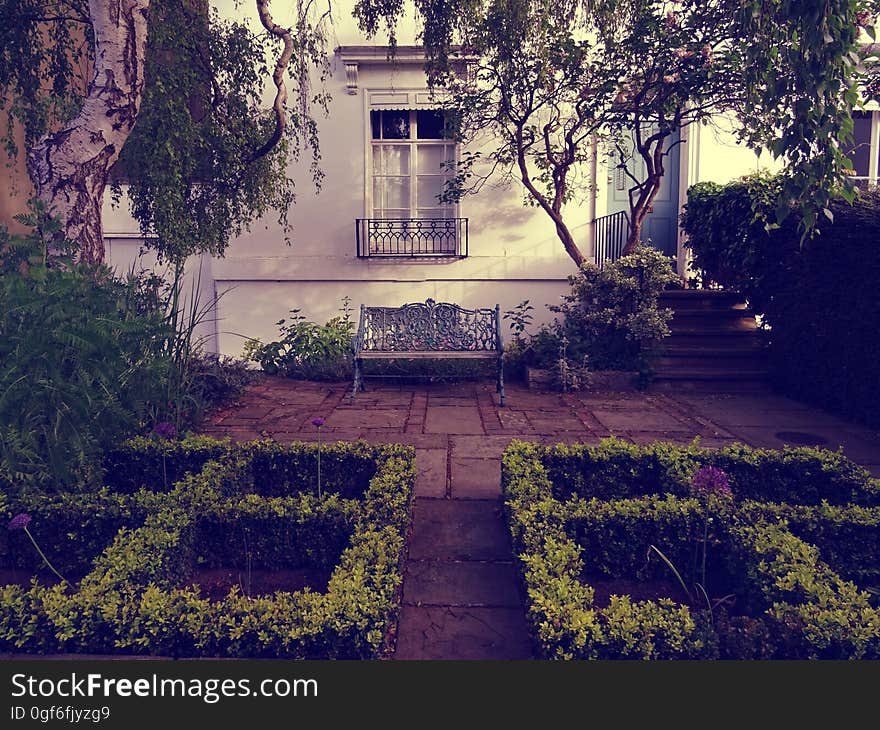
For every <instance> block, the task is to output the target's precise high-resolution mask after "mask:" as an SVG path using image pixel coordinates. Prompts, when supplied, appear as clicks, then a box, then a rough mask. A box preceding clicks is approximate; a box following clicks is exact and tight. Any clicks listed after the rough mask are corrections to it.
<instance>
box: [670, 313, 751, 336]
mask: <svg viewBox="0 0 880 730" xmlns="http://www.w3.org/2000/svg"><path fill="white" fill-rule="evenodd" d="M757 329H758V324H757V322H756V321H755V318H754V317H753V316H752V315H750V314H749V315H744V314H736V316H722V317H717V316H714V315H713V316H712V317H703V316H697V317H691V316H688V315H681V314H678V313H676V314H675V315H674V316H673V318H672V320H671V321H670V322H669V330H670V332H672V334H700V333H706V334H723V333H726V332H756V331H757Z"/></svg>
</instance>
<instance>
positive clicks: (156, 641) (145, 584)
mask: <svg viewBox="0 0 880 730" xmlns="http://www.w3.org/2000/svg"><path fill="white" fill-rule="evenodd" d="M318 449H319V447H318V445H314V444H298V445H290V446H281V445H279V444H276V443H273V442H254V443H250V444H242V445H239V446H232V445H230V444H229V443H227V442H210V441H209V440H206V439H197V440H193V441H190V442H186V441H184V442H181V443H179V444H175V445H168V446H162V447H161V448H157V447H156V445H155V444H152V443H148V442H145V441H142V440H137V441H134V442H132V443H130V444H128V445H127V447H126V448H125V449H123V450H121V451H120V452H118V453H117V454H116V455H115V456H114V457H113V458H114V459H116V463H117V468H120V469H122V468H123V465H124V464H129V465H130V466H129V467H128V470H127V471H125V470H123V471H122V473H120V474H116V475H114V474H110V475H109V477H108V482H109V483H111V484H119V485H120V488H121V489H122V490H123V492H122V493H116V492H112V491H110V490H109V489H108V490H104V491H103V492H101V493H99V494H95V495H75V496H67V495H62V497H59V501H58V503H57V504H56V503H55V502H52V503H47V506H46V507H45V508H44V509H43V510H42V511H41V512H39V513H38V516H39V519H38V520H37V519H36V518H35V519H34V524H35V525H36V524H43V523H44V522H45V523H46V524H53V523H52V520H51V515H53V514H61V513H62V512H63V506H62V502H63V500H65V499H67V500H68V501H67V504H68V505H69V504H76V505H79V511H78V512H75V513H72V514H76V515H79V517H70V516H69V517H67V518H66V519H67V523H66V524H67V527H62V526H60V525H59V526H57V527H56V528H54V529H55V533H57V534H55V535H54V537H52V536H51V535H50V534H49V533H48V532H47V533H46V534H45V535H42V536H41V539H44V540H46V542H47V544H48V545H49V546H52V547H55V546H57V547H58V548H59V552H61V546H62V545H66V546H67V547H68V548H69V550H70V555H69V556H68V557H67V558H65V561H66V562H65V563H64V565H65V567H73V566H74V565H75V564H76V563H77V562H79V563H80V564H82V563H83V562H88V561H89V560H90V559H92V558H94V560H93V562H92V565H91V570H90V571H89V572H87V573H86V574H85V575H84V576H82V578H81V579H80V580H79V581H78V582H77V583H75V584H67V583H58V584H56V585H49V584H48V583H47V582H41V581H34V582H33V583H32V584H31V585H30V586H21V585H16V584H11V585H6V586H5V587H3V588H0V650H2V651H19V652H29V653H60V652H74V653H123V654H150V655H164V656H169V655H170V656H219V657H285V658H375V657H378V656H381V655H383V653H384V652H386V651H387V650H388V649H389V645H390V639H391V634H392V633H393V627H394V625H395V622H396V617H397V612H398V609H399V597H400V587H401V582H402V578H401V565H402V558H403V555H404V546H405V537H406V531H407V528H408V524H409V512H410V500H411V495H412V487H413V480H414V476H415V471H414V453H413V450H412V449H411V448H409V447H401V446H382V447H371V446H368V445H367V444H364V443H356V444H335V445H324V446H323V447H321V460H322V479H321V483H320V486H319V485H318V482H317V478H316V468H315V467H316V462H317V457H318ZM203 457H204V458H203ZM160 462H162V463H161V465H160ZM200 462H201V463H200ZM135 464H136V465H139V466H140V465H143V468H142V469H138V471H139V473H142V474H144V475H148V476H149V480H148V481H146V483H140V482H141V481H143V480H138V479H135V478H133V477H132V474H134V473H135V467H134V465H135ZM167 474H174V475H184V476H182V478H180V480H179V481H177V482H176V483H175V484H174V485H173V487H171V488H169V486H168V484H167V480H166V476H165V475H167ZM108 505H110V506H112V507H113V508H112V509H109V510H108V509H107V506H108ZM7 507H12V508H14V509H15V510H19V509H28V510H31V512H33V513H35V514H37V508H36V505H34V504H21V505H19V504H11V505H7ZM71 520H73V522H71ZM77 520H79V523H81V524H82V525H83V529H73V530H69V529H68V528H69V527H70V526H71V524H74V523H77ZM79 523H77V524H79ZM87 525H96V526H97V529H95V530H94V531H92V530H90V529H87V528H86V527H85V526H87ZM120 528H121V529H120ZM117 530H118V532H117ZM90 532H93V534H89V533H90ZM69 534H70V535H73V536H74V537H73V538H68V539H67V542H65V537H66V536H68V535H69ZM79 536H82V537H79ZM7 539H13V537H12V533H10V536H8V537H7ZM71 540H72V543H71ZM102 540H103V541H104V542H103V545H107V543H109V545H107V546H106V548H105V549H103V550H100V549H98V546H102ZM71 544H72V546H71ZM50 550H51V547H50ZM53 557H54V555H53ZM31 565H32V566H33V562H32V563H31ZM212 571H213V572H212ZM62 572H63V571H62ZM218 572H219V573H229V574H231V575H233V576H237V580H236V581H235V582H237V585H232V586H231V590H230V591H229V592H228V593H227V592H226V591H225V588H226V586H223V585H221V589H222V590H220V594H219V595H218V592H217V586H216V585H214V586H209V585H208V583H210V582H211V581H214V580H215V579H216V576H217V574H218ZM255 574H257V575H258V576H259V577H260V578H261V580H259V581H257V584H263V585H270V586H271V581H269V583H268V584H267V583H266V581H265V580H262V579H264V578H266V575H267V574H268V575H271V576H274V577H275V578H277V577H278V576H279V575H281V577H282V581H281V585H282V586H283V585H295V584H297V581H300V583H302V588H301V589H300V590H293V591H287V590H281V591H272V592H266V593H262V594H260V593H256V592H252V591H251V587H252V585H253V581H252V578H253V577H254V575H255ZM304 576H305V578H309V579H310V580H306V579H303V580H300V579H301V578H303V577H304ZM315 576H318V577H319V580H317V581H316V580H311V579H313V578H314V577H315ZM249 593H250V595H248V594H249Z"/></svg>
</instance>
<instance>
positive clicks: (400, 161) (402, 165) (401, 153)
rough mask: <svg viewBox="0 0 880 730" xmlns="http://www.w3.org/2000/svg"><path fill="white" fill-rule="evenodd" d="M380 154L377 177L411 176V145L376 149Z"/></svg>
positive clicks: (384, 146)
mask: <svg viewBox="0 0 880 730" xmlns="http://www.w3.org/2000/svg"><path fill="white" fill-rule="evenodd" d="M374 149H375V150H376V151H377V152H378V154H377V157H378V158H379V160H378V167H376V169H375V170H374V172H375V173H376V174H377V175H409V145H400V144H397V145H393V144H386V145H382V146H381V147H380V148H374Z"/></svg>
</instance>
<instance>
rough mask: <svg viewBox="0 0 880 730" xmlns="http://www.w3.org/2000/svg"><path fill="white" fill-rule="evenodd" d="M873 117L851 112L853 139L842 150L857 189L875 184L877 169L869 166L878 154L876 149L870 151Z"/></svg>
mask: <svg viewBox="0 0 880 730" xmlns="http://www.w3.org/2000/svg"><path fill="white" fill-rule="evenodd" d="M873 116H874V115H873V114H872V113H871V112H863V111H854V112H853V114H852V117H853V138H852V141H851V142H850V143H849V144H848V145H847V146H846V147H845V148H844V150H843V151H844V153H845V154H846V156H847V157H849V159H850V161H851V162H852V164H853V169H854V170H855V179H856V184H857V185H858V186H859V187H863V186H866V185H868V184H869V183H875V182H876V179H877V168H876V167H873V166H872V165H871V162H872V159H871V157H872V155H873V156H874V157H877V156H878V153H880V151H878V150H876V149H874V150H872V149H871V141H872V140H871V137H872V134H871V130H872V126H873V124H874V121H873ZM872 167H873V169H872Z"/></svg>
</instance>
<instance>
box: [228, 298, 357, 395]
mask: <svg viewBox="0 0 880 730" xmlns="http://www.w3.org/2000/svg"><path fill="white" fill-rule="evenodd" d="M290 314H291V316H290V318H289V319H281V320H279V321H278V322H277V324H278V328H279V329H280V330H281V339H280V340H275V341H273V342H268V343H266V344H265V345H264V344H262V343H261V342H260V341H259V340H248V342H247V343H246V344H245V351H244V356H245V358H248V359H250V360H254V361H255V362H257V363H259V364H260V367H261V368H263V370H264V371H265V372H267V373H269V374H270V375H275V374H280V375H285V376H287V377H289V378H300V379H303V380H345V379H347V378H349V377H351V373H352V363H351V340H352V337H353V336H354V322H353V321H352V319H351V317H350V316H349V314H348V312H347V310H345V313H344V314H343V316H341V317H333V318H332V319H331V320H330V321H329V322H327V323H326V324H325V325H319V324H317V323H315V322H309V321H307V320H306V318H305V317H304V316H303V315H302V314H300V310H299V309H291V310H290Z"/></svg>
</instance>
